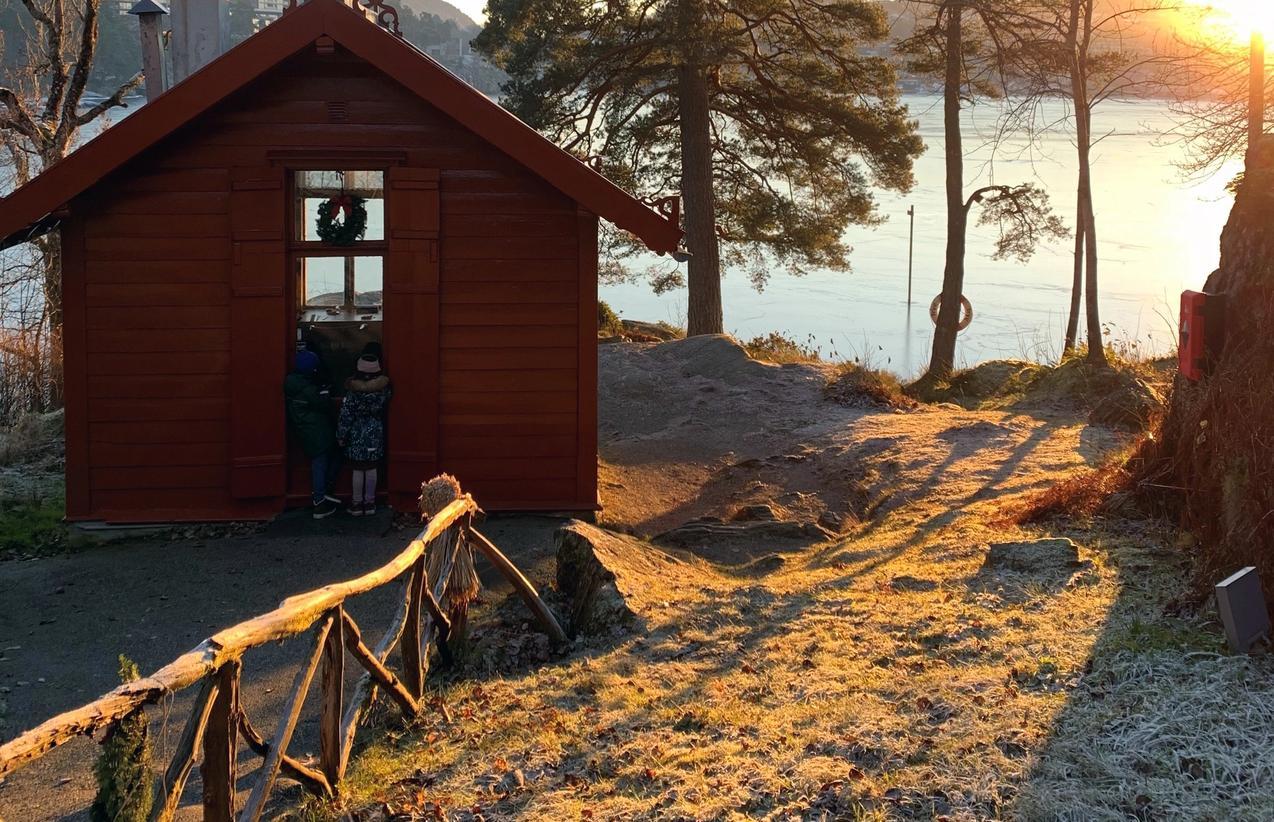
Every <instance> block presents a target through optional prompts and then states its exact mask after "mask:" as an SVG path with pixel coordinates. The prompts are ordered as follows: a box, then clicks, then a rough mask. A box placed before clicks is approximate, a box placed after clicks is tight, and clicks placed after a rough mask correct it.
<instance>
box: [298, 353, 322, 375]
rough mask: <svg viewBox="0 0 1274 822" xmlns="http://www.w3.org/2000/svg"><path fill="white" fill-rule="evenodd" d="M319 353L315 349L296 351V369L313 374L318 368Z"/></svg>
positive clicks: (302, 372)
mask: <svg viewBox="0 0 1274 822" xmlns="http://www.w3.org/2000/svg"><path fill="white" fill-rule="evenodd" d="M318 367H319V358H318V354H315V353H314V352H313V351H298V352H296V370H297V372H299V373H301V374H313V373H314V372H315V371H317V370H318Z"/></svg>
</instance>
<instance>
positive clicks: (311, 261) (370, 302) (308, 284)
mask: <svg viewBox="0 0 1274 822" xmlns="http://www.w3.org/2000/svg"><path fill="white" fill-rule="evenodd" d="M297 263H298V271H297V286H298V287H297V292H298V297H299V298H300V299H299V300H298V302H299V303H300V304H301V306H302V307H303V308H307V309H321V310H323V311H324V312H325V313H327V314H329V315H338V314H351V315H352V314H363V313H375V312H377V311H378V310H379V309H380V306H381V301H382V299H381V298H382V289H383V283H384V258H383V257H379V256H341V257H330V256H324V257H309V256H300V257H298V258H297Z"/></svg>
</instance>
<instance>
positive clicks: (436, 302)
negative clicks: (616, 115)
mask: <svg viewBox="0 0 1274 822" xmlns="http://www.w3.org/2000/svg"><path fill="white" fill-rule="evenodd" d="M354 1H355V2H356V0H354ZM378 8H384V7H378ZM374 17H375V12H371V13H365V12H364V11H363V10H362V8H361V7H357V8H355V7H351V6H348V5H345V4H344V3H342V2H341V1H340V0H310V2H308V3H305V4H304V5H301V6H296V7H294V8H291V9H289V10H288V11H286V12H285V13H284V14H283V16H282V18H281V19H280V20H279V21H278V22H276V23H274V24H272V25H269V26H267V27H265V28H264V29H263V30H261V31H260V32H259V33H257V34H255V35H253V36H252V37H250V38H248V39H247V40H246V41H245V42H243V43H242V44H240V45H238V46H236V47H235V48H233V49H231V50H230V51H228V52H226V53H225V54H223V55H221V56H219V57H217V58H216V59H215V60H213V61H212V62H211V63H209V64H208V65H206V66H204V67H203V68H201V69H199V70H198V71H195V72H194V73H193V74H192V75H191V76H190V77H188V78H187V79H186V80H184V81H183V82H181V83H179V84H177V85H176V86H174V87H173V88H171V89H168V90H167V91H165V92H163V93H162V94H159V96H158V97H156V99H154V100H152V101H151V102H150V103H149V104H147V105H146V106H145V107H144V108H142V109H141V110H140V111H139V112H138V113H136V114H134V115H133V116H131V117H128V118H126V119H124V120H123V121H121V122H120V123H119V124H118V125H116V126H114V127H112V128H110V129H108V130H106V131H105V132H104V133H103V134H102V135H101V136H99V137H97V138H96V139H94V140H92V141H91V142H89V143H87V144H85V145H84V146H83V147H81V148H80V149H79V150H77V151H76V152H74V153H73V154H72V155H71V156H69V157H68V158H67V159H66V160H65V161H63V162H61V163H59V164H57V165H55V166H52V167H51V168H49V169H48V170H46V171H45V172H44V173H43V174H41V175H40V176H39V177H37V178H36V179H35V180H33V181H31V182H30V183H29V184H28V185H26V186H24V187H23V188H21V189H19V190H18V191H16V192H14V193H13V194H12V195H11V196H9V197H8V198H6V199H5V200H3V202H2V203H0V237H3V238H4V239H3V245H5V246H8V245H13V244H15V243H18V242H22V241H25V240H27V239H30V238H31V237H33V236H36V235H38V234H40V233H42V232H44V231H47V230H49V229H51V228H53V227H58V228H59V229H60V236H61V243H62V250H63V258H64V270H63V293H64V307H65V373H66V387H65V397H66V422H67V434H66V438H67V513H68V516H69V517H70V518H71V519H73V520H106V521H117V522H141V521H170V520H216V519H239V518H264V517H269V516H271V515H273V514H275V513H277V512H279V511H281V510H283V509H284V507H285V506H287V505H289V504H301V503H302V501H303V500H305V499H306V494H307V491H308V479H307V476H306V473H305V467H306V466H305V461H304V459H303V456H302V455H301V454H299V453H297V452H296V450H295V449H294V448H290V447H289V441H288V436H287V434H286V432H285V420H284V408H283V401H282V393H281V385H282V382H283V378H284V376H285V374H286V372H287V370H288V368H289V363H290V362H291V360H292V358H293V355H294V352H295V351H296V349H297V348H298V347H307V348H312V349H316V350H318V351H319V352H320V353H321V354H322V355H323V357H324V359H325V361H326V364H327V368H328V371H329V375H330V377H331V379H332V382H333V384H334V385H337V386H339V385H340V382H341V380H342V378H343V377H344V376H345V373H347V372H348V370H349V368H350V364H351V363H352V361H353V357H354V356H355V355H356V354H357V351H358V350H359V349H360V348H361V346H362V345H363V344H364V343H365V342H367V341H370V340H378V341H382V342H383V346H384V360H385V363H386V367H387V370H388V372H389V374H390V376H391V377H392V379H393V381H394V384H395V387H396V394H395V397H394V399H393V402H392V403H391V406H390V407H391V411H390V417H389V442H390V445H389V456H388V465H387V483H388V494H389V499H390V501H391V503H392V504H394V505H395V506H397V507H400V508H404V509H407V508H411V507H412V506H413V504H414V498H415V496H416V494H417V491H418V488H419V485H420V482H421V480H422V479H425V478H427V477H430V476H432V475H434V474H436V473H438V472H439V471H449V472H451V473H453V474H455V475H456V476H458V477H459V478H460V480H461V482H462V483H463V484H464V486H465V487H466V488H467V489H468V490H471V491H472V492H473V493H474V494H475V496H476V497H477V499H478V500H479V502H480V503H481V504H483V505H484V506H486V507H488V508H490V509H497V510H498V509H519V510H550V509H552V510H558V509H574V510H583V509H592V508H595V507H596V504H597V461H596V460H597V396H596V391H597V349H596V322H597V301H596V288H597V227H598V218H599V217H601V218H604V219H607V220H609V221H611V222H612V223H614V224H616V225H617V226H619V227H620V228H623V229H626V230H628V231H630V232H632V233H633V234H635V235H636V236H637V237H639V238H640V239H641V240H642V241H644V243H645V244H646V245H647V246H648V247H649V248H651V249H652V250H654V251H656V252H661V253H666V252H672V251H674V250H676V249H677V247H678V245H679V243H680V238H681V232H680V230H679V229H678V227H677V224H676V219H675V215H668V214H664V213H661V212H659V211H656V210H654V209H652V208H651V207H649V206H647V205H646V204H644V203H642V202H640V201H638V200H636V199H634V198H633V197H632V196H630V195H628V194H626V193H625V192H624V191H622V190H620V189H619V188H617V187H616V186H615V185H614V184H612V183H611V182H609V181H608V180H606V179H605V178H604V177H602V176H600V175H599V174H597V173H596V172H595V171H593V170H592V169H591V168H590V167H589V166H588V165H586V164H584V163H582V162H580V161H579V160H577V159H576V158H575V157H573V156H571V155H570V154H567V153H565V152H563V151H562V150H560V149H559V148H557V147H556V146H555V145H553V144H552V143H551V142H549V141H547V140H546V139H544V138H543V137H542V136H540V135H539V134H537V133H536V132H535V131H534V130H532V129H531V128H529V127H528V126H526V125H525V124H523V123H522V122H520V121H518V120H517V119H516V118H514V117H513V116H511V115H510V114H508V113H507V112H505V111H504V110H502V109H501V108H499V107H498V106H496V105H495V104H494V103H492V102H491V101H490V100H488V99H487V98H486V97H485V96H483V95H482V94H480V93H478V92H476V91H475V90H473V89H472V88H470V87H469V86H467V85H465V84H464V83H463V82H462V81H460V80H458V79H457V78H456V77H455V76H454V75H452V74H451V73H449V72H448V71H446V70H445V69H443V68H442V67H441V66H439V65H438V64H437V63H436V62H435V61H434V60H432V59H430V58H429V57H428V56H426V55H425V54H423V53H421V52H420V51H418V50H417V49H415V48H414V47H413V46H411V45H410V44H408V43H407V42H405V41H404V40H403V39H401V37H399V36H396V35H395V34H394V33H392V32H391V31H389V30H387V29H386V28H384V27H382V26H381V25H378V24H377V23H376V22H375V21H374V19H373V18H374ZM383 19H385V18H384V17H382V20H383ZM391 22H392V21H391ZM348 198H361V201H362V203H363V206H364V208H365V209H366V212H367V215H368V230H367V233H366V235H365V236H364V238H363V239H361V240H357V241H355V242H353V243H352V244H350V245H334V244H332V243H331V242H324V241H323V240H321V239H319V238H318V236H316V232H317V225H316V222H317V221H316V215H317V214H318V211H319V209H320V207H321V208H323V209H329V208H331V209H339V208H340V207H341V204H342V203H350V202H354V200H352V199H348ZM320 204H322V205H321V206H320Z"/></svg>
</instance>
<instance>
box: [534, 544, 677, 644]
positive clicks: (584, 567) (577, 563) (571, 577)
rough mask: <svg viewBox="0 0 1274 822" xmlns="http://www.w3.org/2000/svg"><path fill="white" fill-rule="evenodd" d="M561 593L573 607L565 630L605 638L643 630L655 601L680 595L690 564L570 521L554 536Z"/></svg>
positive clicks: (656, 550) (650, 546)
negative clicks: (677, 586)
mask: <svg viewBox="0 0 1274 822" xmlns="http://www.w3.org/2000/svg"><path fill="white" fill-rule="evenodd" d="M553 539H554V543H555V544H556V546H557V590H558V591H559V592H560V593H561V594H563V595H565V596H566V597H567V598H568V599H569V602H570V617H569V620H568V625H567V626H566V631H567V633H569V634H570V635H572V636H576V635H578V634H591V635H597V634H606V633H613V632H615V631H622V630H625V629H629V628H634V627H640V626H642V625H643V624H644V622H645V614H646V613H647V612H648V611H649V609H650V607H651V605H652V604H653V603H655V602H659V601H666V600H667V599H669V598H671V597H673V596H675V595H676V594H675V592H674V591H672V590H671V588H672V587H673V585H674V583H675V581H676V580H679V579H686V578H688V577H689V576H690V574H689V573H687V572H688V571H689V568H688V567H686V563H685V562H684V561H683V560H681V559H679V558H677V557H674V556H671V555H669V554H667V553H666V552H664V551H661V550H659V549H658V548H656V547H654V546H652V545H650V544H649V543H646V542H643V541H641V540H639V539H637V538H635V537H630V536H625V535H621V534H615V533H612V532H610V531H606V530H604V529H602V528H598V527H596V526H593V525H589V524H587V523H584V522H580V521H578V520H571V521H570V522H568V523H566V524H565V525H563V526H562V527H561V528H559V529H558V530H557V533H556V534H554V537H553Z"/></svg>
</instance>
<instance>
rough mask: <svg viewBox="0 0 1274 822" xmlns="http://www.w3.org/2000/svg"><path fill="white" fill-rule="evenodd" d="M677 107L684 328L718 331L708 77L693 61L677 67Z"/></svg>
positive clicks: (721, 328) (721, 326)
mask: <svg viewBox="0 0 1274 822" xmlns="http://www.w3.org/2000/svg"><path fill="white" fill-rule="evenodd" d="M678 75H679V76H678V86H677V109H678V114H679V115H680V116H679V119H680V121H681V198H682V203H683V205H684V206H685V226H686V247H687V248H688V249H689V251H690V254H691V255H692V256H691V257H690V262H689V265H688V276H687V284H688V286H689V292H690V294H689V297H690V303H689V306H688V309H687V311H686V334H688V335H689V336H692V337H693V336H695V335H696V334H720V333H722V332H723V331H724V318H723V317H722V312H721V259H720V254H719V251H718V248H717V215H716V202H715V198H714V196H713V187H712V142H711V128H710V123H709V120H708V117H709V100H708V81H707V74H706V72H705V71H704V69H703V67H702V66H700V65H696V64H694V63H689V64H687V65H683V66H681V68H680V69H679V71H678Z"/></svg>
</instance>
